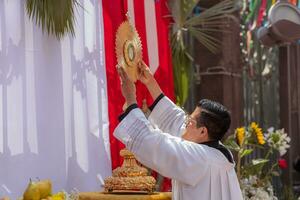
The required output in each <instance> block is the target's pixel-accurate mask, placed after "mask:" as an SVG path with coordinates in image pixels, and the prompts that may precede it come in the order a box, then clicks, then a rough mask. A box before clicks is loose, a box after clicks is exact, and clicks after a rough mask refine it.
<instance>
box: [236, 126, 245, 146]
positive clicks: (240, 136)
mask: <svg viewBox="0 0 300 200" xmlns="http://www.w3.org/2000/svg"><path fill="white" fill-rule="evenodd" d="M236 139H237V143H238V144H239V145H240V146H241V145H242V144H243V142H244V139H245V127H240V128H237V129H236Z"/></svg>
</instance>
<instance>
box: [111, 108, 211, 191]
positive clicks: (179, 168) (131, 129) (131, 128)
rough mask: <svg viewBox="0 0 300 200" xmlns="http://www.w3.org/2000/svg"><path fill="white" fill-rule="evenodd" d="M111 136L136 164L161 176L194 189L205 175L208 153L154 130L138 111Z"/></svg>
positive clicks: (177, 138) (135, 110)
mask: <svg viewBox="0 0 300 200" xmlns="http://www.w3.org/2000/svg"><path fill="white" fill-rule="evenodd" d="M114 135H115V137H116V138H118V139H119V140H121V141H122V142H123V143H124V144H125V145H126V147H127V149H128V150H129V151H131V152H133V153H134V155H135V156H136V158H137V160H138V161H140V162H141V163H142V164H144V165H145V166H147V167H149V168H151V169H153V170H155V171H157V172H158V173H160V174H162V175H163V176H166V177H169V178H172V179H175V180H178V181H180V182H183V183H185V184H188V185H195V184H197V183H198V182H199V180H200V179H201V177H203V176H204V174H205V173H206V172H207V168H208V162H207V160H208V159H207V153H208V152H207V149H206V148H204V147H203V146H202V145H198V144H194V143H191V142H188V141H184V140H182V139H181V138H179V137H174V136H171V135H169V134H166V133H163V132H161V130H159V129H155V128H153V126H152V125H151V124H150V122H149V121H148V120H147V119H146V118H145V116H144V114H143V113H142V111H141V110H140V109H134V110H132V111H131V112H130V113H129V114H128V115H127V116H126V117H125V118H124V119H123V120H122V121H121V123H120V124H119V125H118V127H117V128H116V129H115V132H114Z"/></svg>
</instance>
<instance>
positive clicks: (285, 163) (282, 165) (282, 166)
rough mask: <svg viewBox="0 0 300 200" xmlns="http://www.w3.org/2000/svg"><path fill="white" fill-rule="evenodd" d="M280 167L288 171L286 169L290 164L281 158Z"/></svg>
mask: <svg viewBox="0 0 300 200" xmlns="http://www.w3.org/2000/svg"><path fill="white" fill-rule="evenodd" d="M278 166H279V167H280V168H281V169H286V168H287V167H288V164H287V162H286V160H285V159H283V158H280V159H279V160H278Z"/></svg>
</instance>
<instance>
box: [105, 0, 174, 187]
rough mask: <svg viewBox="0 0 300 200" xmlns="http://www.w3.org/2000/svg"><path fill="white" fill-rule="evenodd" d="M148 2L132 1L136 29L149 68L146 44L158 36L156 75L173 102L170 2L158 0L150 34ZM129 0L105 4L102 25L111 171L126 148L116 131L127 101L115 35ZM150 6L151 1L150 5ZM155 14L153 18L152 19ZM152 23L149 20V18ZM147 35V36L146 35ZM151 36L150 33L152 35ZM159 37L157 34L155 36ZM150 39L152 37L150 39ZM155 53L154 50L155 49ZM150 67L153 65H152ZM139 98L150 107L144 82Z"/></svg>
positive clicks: (117, 0) (149, 99) (140, 87)
mask: <svg viewBox="0 0 300 200" xmlns="http://www.w3.org/2000/svg"><path fill="white" fill-rule="evenodd" d="M145 2H146V1H142V0H133V4H134V16H135V18H134V21H135V26H136V29H137V31H138V33H139V35H140V38H141V41H142V46H143V60H144V62H145V63H146V64H147V65H149V55H148V54H149V52H148V45H147V37H153V36H156V37H157V41H156V42H157V47H158V49H154V50H157V51H158V52H157V55H158V57H159V58H158V60H159V63H158V67H157V69H156V71H155V73H154V76H155V78H156V79H157V81H158V83H159V84H160V86H161V88H162V90H163V92H164V93H165V95H167V96H168V97H169V98H170V99H172V100H174V99H175V95H174V83H173V70H172V60H171V50H170V46H169V39H168V36H169V24H170V22H169V20H168V19H167V18H166V17H165V16H166V15H168V14H169V12H168V9H167V6H166V4H167V0H160V1H155V5H154V6H155V10H154V12H155V13H153V15H154V16H155V17H154V18H155V19H156V22H155V24H156V30H157V31H156V32H153V31H152V32H151V30H150V32H149V30H148V31H147V30H146V24H145V23H146V16H145ZM127 3H128V2H127V0H125V1H124V0H123V1H122V0H114V1H113V2H112V1H108V0H104V1H102V4H103V24H104V39H105V42H104V44H105V59H106V76H107V93H108V111H109V121H110V125H109V130H110V143H111V159H112V168H113V169H114V168H116V167H118V166H120V164H121V162H122V160H121V158H120V156H119V151H120V150H121V149H122V148H124V145H122V144H121V143H120V142H119V141H118V140H117V139H116V138H115V137H114V136H113V131H114V129H115V127H116V126H117V125H118V116H119V114H121V112H122V105H123V104H124V99H123V98H121V97H120V95H121V91H120V84H119V77H118V75H117V72H116V69H115V66H116V64H117V61H116V55H115V34H116V31H117V28H118V27H119V25H120V24H121V23H122V22H123V21H124V20H125V19H126V16H125V14H126V12H127V10H128V5H127ZM148 3H149V2H148ZM153 15H151V16H152V17H153ZM148 20H149V19H148ZM147 33H148V35H147ZM149 33H150V34H149ZM153 34H156V35H153ZM148 39H149V38H148ZM152 51H153V49H152ZM150 67H151V66H150ZM137 98H138V103H139V105H140V106H141V102H142V100H143V99H147V103H148V105H149V104H151V103H152V101H153V99H151V97H150V95H149V93H148V91H147V90H146V87H145V86H143V85H142V84H141V83H139V82H138V83H137ZM168 189H170V185H169V182H167V184H164V188H163V190H168Z"/></svg>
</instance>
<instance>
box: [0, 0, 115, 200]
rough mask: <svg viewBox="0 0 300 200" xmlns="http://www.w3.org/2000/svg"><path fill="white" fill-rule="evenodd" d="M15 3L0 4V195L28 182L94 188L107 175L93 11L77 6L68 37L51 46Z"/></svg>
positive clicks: (17, 192)
mask: <svg viewBox="0 0 300 200" xmlns="http://www.w3.org/2000/svg"><path fill="white" fill-rule="evenodd" d="M23 2H24V1H21V0H19V1H0V31H1V34H0V36H1V37H0V166H1V167H0V197H1V196H9V197H10V198H11V199H16V198H17V197H20V196H21V195H22V193H23V191H24V190H25V188H26V185H27V184H28V182H29V179H30V178H32V179H36V177H39V178H40V179H46V178H49V179H51V180H52V182H53V187H54V188H53V189H54V192H56V191H59V190H61V189H65V190H67V191H70V190H71V189H73V188H77V189H78V190H79V191H90V190H99V189H100V188H101V186H102V184H103V179H104V178H105V177H106V176H109V175H110V173H111V161H110V154H109V139H108V137H107V136H108V117H107V107H106V106H107V105H105V103H107V102H106V101H107V97H106V92H105V90H106V87H105V83H106V78H105V69H104V66H103V63H104V62H103V60H102V57H101V55H102V51H103V46H102V45H101V42H102V38H101V32H100V31H101V30H100V29H101V27H100V22H99V20H100V19H101V18H100V16H99V13H98V10H99V6H100V5H99V4H98V3H97V2H98V1H96V0H95V1H91V0H90V1H84V2H82V5H85V6H87V9H89V10H88V12H87V13H84V12H83V11H79V13H78V16H77V23H78V25H77V28H76V38H72V37H70V36H67V37H65V38H64V39H63V40H62V41H61V42H59V41H58V40H56V39H55V38H53V37H51V36H47V35H44V34H43V33H42V31H41V30H40V29H39V28H38V27H36V26H34V25H33V24H32V23H31V22H29V20H28V18H27V16H26V13H25V12H24V5H23ZM95 2H96V3H95ZM85 8H86V7H85ZM12 11H13V12H12ZM16 13H19V14H17V15H16ZM11 15H13V16H14V17H11ZM91 16H92V17H93V19H94V22H95V23H94V25H95V27H88V26H87V24H85V20H84V19H85V18H86V17H91ZM85 29H88V30H94V35H95V36H96V37H95V38H94V39H93V41H92V42H89V43H88V42H87V40H90V38H86V36H85V34H84V32H85V31H84V30H85ZM99 35H100V36H99ZM78 50H79V51H78ZM78 52H79V53H78Z"/></svg>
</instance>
